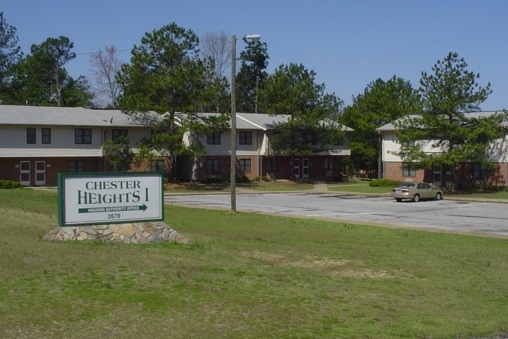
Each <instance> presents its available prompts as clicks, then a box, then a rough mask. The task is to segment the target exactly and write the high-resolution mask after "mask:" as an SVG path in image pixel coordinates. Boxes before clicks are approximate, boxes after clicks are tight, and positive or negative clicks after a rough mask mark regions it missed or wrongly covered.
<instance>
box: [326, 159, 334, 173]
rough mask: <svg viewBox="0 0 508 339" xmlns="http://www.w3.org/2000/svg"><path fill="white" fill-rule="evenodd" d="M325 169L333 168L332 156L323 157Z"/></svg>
mask: <svg viewBox="0 0 508 339" xmlns="http://www.w3.org/2000/svg"><path fill="white" fill-rule="evenodd" d="M325 170H333V158H331V157H327V158H325Z"/></svg>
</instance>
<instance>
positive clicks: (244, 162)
mask: <svg viewBox="0 0 508 339" xmlns="http://www.w3.org/2000/svg"><path fill="white" fill-rule="evenodd" d="M238 164H239V165H240V169H241V170H242V171H244V172H250V165H251V159H240V160H239V161H238Z"/></svg>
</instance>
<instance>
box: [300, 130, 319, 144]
mask: <svg viewBox="0 0 508 339" xmlns="http://www.w3.org/2000/svg"><path fill="white" fill-rule="evenodd" d="M317 143H318V141H317V136H316V135H315V134H314V133H310V132H302V144H303V145H317Z"/></svg>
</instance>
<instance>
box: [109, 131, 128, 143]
mask: <svg viewBox="0 0 508 339" xmlns="http://www.w3.org/2000/svg"><path fill="white" fill-rule="evenodd" d="M128 135H129V131H127V130H126V129H113V130H112V131H111V140H113V142H114V143H119V142H120V137H126V136H128Z"/></svg>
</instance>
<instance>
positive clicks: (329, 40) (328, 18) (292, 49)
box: [0, 0, 508, 111]
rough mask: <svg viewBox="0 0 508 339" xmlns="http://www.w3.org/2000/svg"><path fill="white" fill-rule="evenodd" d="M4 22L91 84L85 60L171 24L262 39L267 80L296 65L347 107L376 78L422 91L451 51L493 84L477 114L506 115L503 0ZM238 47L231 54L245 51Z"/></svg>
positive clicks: (270, 3)
mask: <svg viewBox="0 0 508 339" xmlns="http://www.w3.org/2000/svg"><path fill="white" fill-rule="evenodd" d="M0 12H3V13H4V19H5V21H6V22H7V23H8V24H9V25H11V26H14V27H15V28H16V29H17V32H16V33H17V36H18V38H19V45H20V46H21V49H22V51H23V52H24V53H25V54H27V53H29V51H30V46H31V45H32V44H36V45H39V44H41V43H42V42H44V41H45V40H46V39H47V38H57V37H59V36H66V37H68V38H69V39H70V41H71V42H73V43H74V49H73V51H74V52H75V53H76V54H77V57H76V58H75V59H73V60H72V61H70V62H69V63H68V64H67V65H66V69H67V71H68V72H69V73H70V74H71V75H72V76H73V77H78V76H80V75H84V76H87V77H91V65H90V55H91V53H96V52H98V51H99V50H100V49H104V48H105V47H107V46H114V47H116V49H117V50H119V51H120V55H119V57H120V59H121V60H123V61H126V62H127V61H128V60H129V58H130V50H131V49H132V47H133V46H134V45H139V44H140V41H141V38H142V37H143V36H144V34H145V33H147V32H152V31H154V30H157V29H160V28H162V27H163V26H165V25H168V24H170V23H172V22H174V23H176V24H177V25H178V26H180V27H183V28H185V29H191V30H192V31H194V33H195V34H196V35H197V36H198V37H203V36H204V35H205V34H206V33H207V32H224V33H226V35H227V36H231V35H236V36H237V37H241V36H244V35H247V34H259V35H261V40H262V41H263V42H265V43H266V44H267V48H268V55H269V60H268V62H269V64H268V68H267V71H268V73H273V71H274V70H275V69H276V68H278V67H279V66H280V65H283V64H284V65H288V64H290V63H296V64H302V65H304V66H305V68H306V69H307V70H313V71H314V72H315V73H316V77H315V81H316V83H319V84H324V85H325V91H326V92H327V93H334V94H335V95H336V96H337V97H339V98H340V99H342V100H343V101H344V103H345V104H346V105H350V104H351V103H352V98H353V97H356V96H357V95H359V94H362V93H363V92H364V91H365V89H366V88H367V86H368V85H369V84H370V83H372V82H373V81H375V80H377V79H382V80H385V81H387V80H389V79H390V78H392V77H393V76H397V77H400V78H402V79H404V80H406V81H409V82H411V84H412V85H413V87H414V88H418V87H419V81H420V78H421V75H422V72H427V73H432V67H433V66H434V65H435V64H436V62H437V61H438V60H442V59H444V58H445V57H446V56H447V54H448V53H449V52H456V53H458V54H459V57H461V58H464V59H465V61H466V63H467V64H468V67H467V70H468V71H471V72H474V73H478V74H479V75H480V78H479V79H478V83H479V85H480V86H482V87H485V86H487V85H488V83H490V84H491V89H492V91H493V92H492V94H491V95H490V96H489V98H488V100H487V101H485V102H484V103H483V104H481V106H480V107H481V109H482V110H484V111H490V110H501V109H504V108H508V38H507V37H508V19H507V15H508V1H505V0H476V1H473V0H446V1H445V0H257V1H256V0H251V1H243V0H236V1H235V0H201V1H199V0H144V1H141V0H130V1H126V0H86V1H78V0H45V1H41V0H4V1H3V4H2V5H1V6H0ZM244 47H245V46H244V43H243V42H242V41H241V40H239V41H238V42H237V54H239V53H240V52H241V50H243V48H244Z"/></svg>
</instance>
